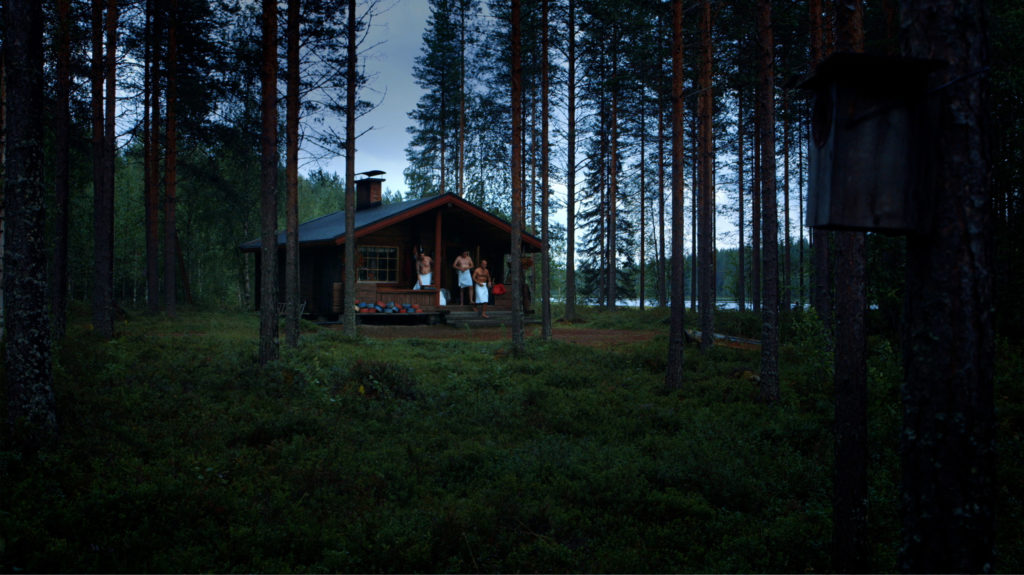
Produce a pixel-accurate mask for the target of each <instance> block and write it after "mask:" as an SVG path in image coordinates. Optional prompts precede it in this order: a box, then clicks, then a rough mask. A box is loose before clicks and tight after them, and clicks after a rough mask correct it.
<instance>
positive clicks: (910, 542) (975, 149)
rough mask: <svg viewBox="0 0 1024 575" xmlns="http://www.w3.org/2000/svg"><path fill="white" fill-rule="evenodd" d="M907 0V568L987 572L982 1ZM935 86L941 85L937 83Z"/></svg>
mask: <svg viewBox="0 0 1024 575" xmlns="http://www.w3.org/2000/svg"><path fill="white" fill-rule="evenodd" d="M984 4H985V3H984V2H982V1H981V0H955V1H950V0H945V1H938V0H904V2H903V3H902V5H901V13H900V16H901V26H900V28H901V30H903V31H904V32H905V33H906V35H905V37H904V44H903V53H904V55H905V56H910V57H916V58H935V59H939V60H941V61H943V62H945V63H946V64H947V67H945V68H943V69H942V70H941V71H938V72H936V73H935V74H934V75H933V77H932V78H931V88H933V91H932V96H931V97H930V98H929V102H928V104H929V108H928V110H929V121H928V125H929V126H931V127H932V130H933V131H932V133H931V135H930V137H928V138H927V139H926V141H928V142H930V143H931V144H932V146H933V147H932V149H931V153H932V157H931V162H932V166H931V169H930V170H929V171H928V175H929V176H930V177H929V179H928V180H927V183H928V187H929V189H930V191H931V195H930V198H929V205H930V207H931V210H932V216H931V221H930V223H929V225H928V226H927V227H926V228H925V229H924V230H923V231H922V232H920V233H914V234H910V235H909V236H908V239H907V286H906V294H907V297H906V304H905V305H906V308H905V309H906V320H905V326H906V327H905V332H904V342H903V353H904V369H905V376H906V383H905V385H904V386H903V388H902V399H903V432H902V436H901V437H902V440H901V469H902V473H903V480H902V487H901V495H902V497H901V500H902V503H903V509H902V515H903V546H902V549H901V551H900V567H901V568H902V569H903V570H905V571H909V572H925V571H929V572H938V571H956V572H979V573H980V572H989V571H992V570H993V569H994V566H993V544H994V536H995V531H994V520H993V515H994V499H995V487H994V485H995V445H994V407H993V377H994V371H993V370H994V367H993V363H994V359H993V357H994V345H995V343H994V329H993V297H992V277H993V274H994V269H993V266H992V235H991V233H992V232H991V230H992V225H991V219H992V218H991V189H990V178H989V175H990V174H989V166H990V165H991V162H990V157H989V141H988V133H987V130H986V121H985V118H986V87H985V76H984V75H982V74H978V73H977V72H979V71H981V70H985V69H986V66H987V39H986V34H985V27H984V26H985V24H984V22H985V6H984ZM938 87H941V89H936V88H938Z"/></svg>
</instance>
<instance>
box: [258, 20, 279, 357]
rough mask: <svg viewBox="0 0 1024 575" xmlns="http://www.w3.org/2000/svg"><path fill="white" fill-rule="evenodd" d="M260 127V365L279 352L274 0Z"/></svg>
mask: <svg viewBox="0 0 1024 575" xmlns="http://www.w3.org/2000/svg"><path fill="white" fill-rule="evenodd" d="M261 24H262V32H263V40H262V48H263V62H262V66H261V71H260V72H261V73H260V76H261V77H260V80H261V97H260V109H261V111H262V126H261V128H260V357H259V360H260V365H264V366H265V365H267V364H268V363H270V362H272V361H274V360H276V359H277V358H278V355H279V353H280V350H279V346H278V325H277V164H278V161H277V160H278V158H277V2H275V1H274V0H263V15H262V19H261Z"/></svg>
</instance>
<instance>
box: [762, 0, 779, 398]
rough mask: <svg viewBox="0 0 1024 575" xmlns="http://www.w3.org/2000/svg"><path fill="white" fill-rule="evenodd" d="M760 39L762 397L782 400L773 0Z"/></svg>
mask: <svg viewBox="0 0 1024 575" xmlns="http://www.w3.org/2000/svg"><path fill="white" fill-rule="evenodd" d="M758 5H759V7H760V10H758V18H757V31H758V38H759V40H760V42H759V44H760V54H759V55H760V58H759V60H760V62H759V64H760V65H759V66H758V88H759V89H758V99H757V104H758V106H757V113H758V116H759V117H760V119H761V121H760V123H759V127H760V134H759V138H758V139H759V140H760V142H761V202H762V205H763V207H762V210H761V219H762V224H761V233H762V235H763V244H764V307H763V308H762V311H761V315H762V318H763V320H762V325H761V390H760V395H759V397H760V400H761V401H763V402H766V403H775V402H777V401H778V400H779V231H778V229H779V220H778V209H777V207H776V199H775V44H774V40H773V32H772V4H771V0H759V1H758Z"/></svg>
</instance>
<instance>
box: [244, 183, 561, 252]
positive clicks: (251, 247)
mask: <svg viewBox="0 0 1024 575" xmlns="http://www.w3.org/2000/svg"><path fill="white" fill-rule="evenodd" d="M445 205H450V206H453V207H457V208H460V209H462V210H463V211H465V212H468V213H469V214H471V215H473V216H476V217H477V218H479V219H481V220H483V221H484V222H486V223H489V224H490V225H492V226H494V227H497V228H500V229H502V230H504V231H505V232H506V233H511V231H512V228H511V226H510V225H509V223H508V222H507V221H505V220H504V219H503V218H500V217H498V216H496V215H494V214H492V213H490V212H488V211H486V210H484V209H483V208H481V207H479V206H477V205H475V204H473V203H471V202H468V201H466V200H464V199H462V198H460V197H458V196H456V195H455V194H453V193H450V192H449V193H446V194H442V195H438V196H429V197H426V198H418V199H413V200H406V201H404V202H398V203H393V204H381V205H379V206H376V207H373V208H366V209H362V210H358V211H356V214H355V224H356V226H355V227H356V237H357V238H358V237H359V236H362V235H365V234H368V233H371V232H374V231H377V230H380V229H382V228H386V227H388V226H391V225H393V224H397V223H399V222H401V221H403V220H406V219H408V218H411V217H413V216H416V215H418V214H422V213H424V212H427V211H429V210H432V209H435V208H440V207H443V206H445ZM298 231H299V244H300V245H317V244H321V245H323V244H335V245H337V244H342V243H344V242H345V211H344V210H342V211H339V212H334V213H332V214H327V215H325V216H320V217H319V218H316V219H313V220H310V221H308V222H305V223H303V224H300V225H299V230H298ZM521 237H522V239H523V243H524V244H526V245H527V246H528V247H532V248H534V249H535V250H538V251H539V250H540V246H541V242H540V240H539V239H538V238H537V237H535V236H533V235H531V234H528V233H526V232H522V235H521ZM285 242H286V238H285V232H283V231H281V232H278V234H277V244H278V245H279V246H283V245H285ZM261 245H262V242H261V240H260V239H259V238H257V239H254V240H250V241H247V242H245V243H243V244H241V245H240V246H239V248H240V249H241V250H242V251H257V250H259V249H260V246H261Z"/></svg>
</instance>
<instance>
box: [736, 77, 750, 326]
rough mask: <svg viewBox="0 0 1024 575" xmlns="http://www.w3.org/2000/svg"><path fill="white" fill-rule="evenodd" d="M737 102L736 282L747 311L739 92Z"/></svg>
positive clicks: (741, 127) (737, 297)
mask: <svg viewBox="0 0 1024 575" xmlns="http://www.w3.org/2000/svg"><path fill="white" fill-rule="evenodd" d="M736 102H737V111H736V139H737V148H738V150H739V152H738V154H737V161H736V166H737V170H736V171H737V183H738V190H739V192H738V195H739V200H737V203H738V205H739V219H738V221H737V226H736V227H737V229H738V230H739V243H738V253H737V257H738V258H739V262H738V264H737V266H736V267H737V268H738V272H737V276H738V278H737V281H736V299H737V302H738V303H739V308H740V309H741V310H744V311H745V310H746V309H747V284H746V281H745V279H746V273H747V261H746V246H745V245H744V238H745V237H746V236H745V235H744V228H745V226H746V221H745V216H744V213H743V178H744V175H743V167H744V166H743V133H744V131H745V130H744V126H743V93H742V92H740V91H737V94H736Z"/></svg>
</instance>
